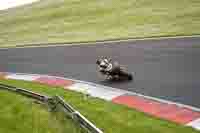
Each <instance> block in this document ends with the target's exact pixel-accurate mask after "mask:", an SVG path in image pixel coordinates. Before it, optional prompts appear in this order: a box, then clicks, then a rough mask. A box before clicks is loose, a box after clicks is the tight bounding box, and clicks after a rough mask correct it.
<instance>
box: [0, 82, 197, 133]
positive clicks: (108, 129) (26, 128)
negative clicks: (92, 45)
mask: <svg viewBox="0 0 200 133" xmlns="http://www.w3.org/2000/svg"><path fill="white" fill-rule="evenodd" d="M0 82H1V83H4V84H9V85H13V86H17V87H22V88H26V89H29V90H32V91H35V92H40V93H43V94H48V95H50V96H53V95H56V94H57V95H60V96H62V97H63V98H64V99H65V100H66V101H67V102H69V103H70V104H71V105H73V107H74V108H75V109H77V110H79V111H80V112H81V113H82V114H83V115H85V116H86V117H87V118H88V119H89V120H91V121H92V122H93V123H95V124H96V125H97V127H99V128H100V129H102V130H103V131H104V132H105V133H124V132H126V133H133V132H134V133H147V132H148V133H177V132H181V133H197V131H196V130H194V129H192V128H190V127H184V126H181V125H177V124H175V123H171V122H168V121H164V120H161V119H157V118H153V117H150V116H148V115H146V114H144V113H142V112H138V111H136V110H132V109H130V108H128V107H125V106H122V105H117V104H113V103H111V102H107V101H104V100H100V99H97V98H92V97H89V98H88V99H87V100H84V96H83V95H82V94H80V93H77V92H72V91H66V90H64V89H63V88H58V87H56V88H55V87H49V86H46V85H42V84H36V83H31V82H27V81H17V80H3V79H1V80H0ZM0 99H1V100H0V108H1V110H0V112H1V115H0V132H6V133H13V132H15V133H23V132H24V133H25V132H30V133H31V132H32V133H35V132H37V133H40V132H41V133H47V132H48V133H54V132H55V133H62V132H70V133H79V132H80V129H77V127H75V125H74V124H73V122H72V121H70V120H68V119H65V120H64V118H63V117H62V116H60V117H59V115H55V114H52V113H49V112H48V111H47V109H46V108H44V107H42V106H40V105H35V104H32V102H30V99H27V98H24V97H22V96H19V95H16V94H13V93H10V92H7V91H3V90H0ZM56 116H57V117H56Z"/></svg>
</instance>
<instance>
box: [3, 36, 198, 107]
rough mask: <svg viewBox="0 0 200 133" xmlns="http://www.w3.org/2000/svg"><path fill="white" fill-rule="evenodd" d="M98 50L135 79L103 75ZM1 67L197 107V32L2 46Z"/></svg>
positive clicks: (6, 69) (100, 54) (10, 70)
mask: <svg viewBox="0 0 200 133" xmlns="http://www.w3.org/2000/svg"><path fill="white" fill-rule="evenodd" d="M100 56H109V57H111V58H113V59H114V60H117V61H119V62H120V64H122V65H124V66H125V67H127V69H128V70H129V71H130V72H133V73H135V75H134V81H123V82H110V81H105V80H104V78H103V77H102V76H101V75H99V73H97V71H96V69H97V67H96V64H95V62H96V59H97V58H98V57H100ZM0 71H9V72H22V73H40V74H49V75H56V76H64V77H68V78H74V79H79V80H84V81H90V82H94V83H98V84H103V85H107V86H111V87H115V88H120V89H124V90H130V91H133V92H137V93H141V94H144V95H148V96H154V97H157V98H163V99H166V100H170V101H174V102H179V103H183V104H187V105H191V106H195V107H199V108H200V38H198V37H190V38H179V39H178V38H177V39H162V40H137V41H127V42H114V43H103V44H98V45H81V46H78V45H77V46H57V47H38V48H18V49H17V48H11V49H1V50H0Z"/></svg>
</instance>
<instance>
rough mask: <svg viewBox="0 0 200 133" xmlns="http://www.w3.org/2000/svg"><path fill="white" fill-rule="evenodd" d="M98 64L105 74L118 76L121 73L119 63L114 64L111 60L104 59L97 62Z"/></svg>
mask: <svg viewBox="0 0 200 133" xmlns="http://www.w3.org/2000/svg"><path fill="white" fill-rule="evenodd" d="M96 64H97V65H98V66H99V71H100V72H102V73H104V74H107V73H110V74H112V75H117V74H118V73H119V72H120V66H119V64H118V62H112V60H111V59H110V58H106V57H102V58H100V59H98V60H97V62H96Z"/></svg>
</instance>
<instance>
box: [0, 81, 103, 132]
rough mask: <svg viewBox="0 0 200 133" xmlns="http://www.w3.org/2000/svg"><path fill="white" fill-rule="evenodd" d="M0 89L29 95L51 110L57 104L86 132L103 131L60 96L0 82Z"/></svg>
mask: <svg viewBox="0 0 200 133" xmlns="http://www.w3.org/2000/svg"><path fill="white" fill-rule="evenodd" d="M0 89H5V90H8V91H12V92H16V93H18V94H20V95H23V96H26V97H30V98H33V99H35V100H38V101H40V102H43V103H45V104H47V105H48V107H49V108H50V110H51V111H54V110H55V109H57V108H58V106H59V107H61V109H62V111H63V112H64V113H65V114H66V115H67V116H70V118H71V119H72V120H74V121H75V122H76V123H78V124H79V126H80V127H82V128H83V129H84V130H86V131H87V132H88V133H103V131H101V130H100V129H99V128H97V127H96V126H95V125H94V124H93V123H92V122H90V121H89V120H88V119H87V118H85V117H84V116H83V115H82V114H81V113H80V112H78V111H77V110H75V109H74V108H73V107H72V106H71V105H70V104H68V103H67V102H66V101H64V99H62V98H61V97H60V96H53V97H49V96H46V95H42V94H39V93H36V92H33V91H29V90H27V89H23V88H17V87H15V86H10V85H6V84H1V83H0Z"/></svg>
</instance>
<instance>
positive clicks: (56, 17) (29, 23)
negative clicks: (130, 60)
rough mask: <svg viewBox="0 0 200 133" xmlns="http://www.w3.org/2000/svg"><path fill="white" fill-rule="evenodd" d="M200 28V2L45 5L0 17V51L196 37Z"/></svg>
mask: <svg viewBox="0 0 200 133" xmlns="http://www.w3.org/2000/svg"><path fill="white" fill-rule="evenodd" d="M199 23H200V1H199V0H167V1H164V0H123V1H122V0H100V1H99V0H84V1H81V0H56V1H55V0H41V1H40V2H39V3H34V4H33V5H31V6H25V7H19V8H17V9H9V10H8V11H1V12H0V29H1V30H0V47H6V46H16V45H22V44H27V43H44V42H45V43H46V42H78V41H95V40H104V39H116V38H129V37H130V38H132V37H133V38H135V37H150V36H171V35H172V36H173V35H192V34H200V25H199ZM27 45H28V44H27Z"/></svg>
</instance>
